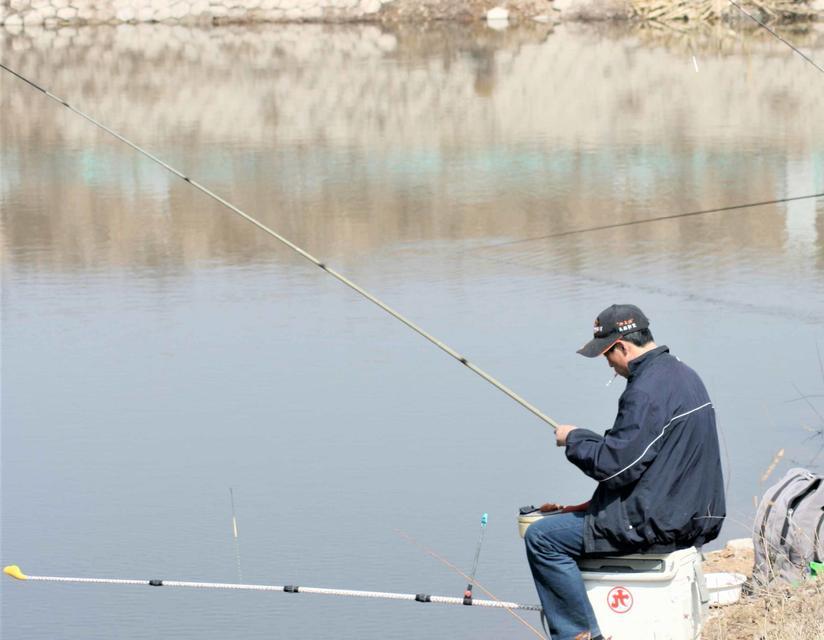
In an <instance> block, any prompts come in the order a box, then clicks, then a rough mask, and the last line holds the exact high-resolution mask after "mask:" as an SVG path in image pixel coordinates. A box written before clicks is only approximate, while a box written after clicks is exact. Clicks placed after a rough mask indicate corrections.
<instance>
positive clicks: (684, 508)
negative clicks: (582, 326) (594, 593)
mask: <svg viewBox="0 0 824 640" xmlns="http://www.w3.org/2000/svg"><path fill="white" fill-rule="evenodd" d="M578 353H580V354H581V355H583V356H586V357H588V358H595V357H597V356H600V355H603V356H604V357H605V358H606V360H607V362H608V363H609V366H610V367H611V368H612V369H613V370H614V371H615V375H618V376H622V377H624V378H626V380H627V386H626V389H625V390H624V392H623V394H622V395H621V398H620V400H619V402H618V415H617V416H616V418H615V422H614V424H613V425H612V428H610V429H608V430H607V431H606V432H605V433H604V435H599V434H597V433H595V432H594V431H590V430H588V429H582V428H579V427H576V426H574V425H559V427H558V428H557V430H556V432H555V438H556V443H557V445H558V446H559V447H566V457H567V459H568V460H569V461H570V462H572V463H573V464H574V465H575V466H577V467H578V468H579V469H581V471H583V472H584V473H585V474H586V475H588V476H589V477H590V478H593V479H594V480H597V481H598V487H597V488H596V490H595V493H594V494H593V496H592V498H591V499H590V501H589V502H587V503H584V504H582V505H577V506H574V507H561V506H560V505H555V504H546V505H544V506H543V507H542V510H543V511H548V512H549V511H554V512H558V513H557V514H556V515H552V516H550V517H546V518H542V519H540V520H538V521H536V522H535V523H534V524H532V525H531V526H530V527H529V529H527V532H526V538H525V542H526V553H527V559H528V560H529V567H530V569H531V570H532V576H533V578H534V579H535V586H536V588H537V590H538V595H539V597H540V599H541V604H542V606H543V609H544V614H545V615H546V618H547V623H548V627H549V632H550V634H551V636H552V639H553V640H588V639H589V638H592V639H593V640H600V639H601V638H603V636H602V635H601V630H600V629H599V627H598V621H597V620H596V619H595V613H594V612H593V610H592V606H591V605H590V603H589V600H588V598H587V592H586V588H585V587H584V581H583V578H582V577H581V572H580V570H579V569H578V566H577V564H576V559H577V558H580V557H582V556H586V555H624V554H630V553H643V552H648V553H668V552H671V551H675V550H677V549H684V548H688V547H691V546H697V547H700V546H701V545H703V544H704V543H705V542H709V541H710V540H713V539H715V538H716V537H717V536H718V534H719V532H720V530H721V524H722V523H723V520H724V516H725V515H726V513H725V505H724V483H723V478H722V473H721V460H720V455H719V447H718V435H717V433H716V427H715V411H714V409H713V407H712V403H711V401H710V398H709V395H708V394H707V391H706V389H705V388H704V385H703V383H702V382H701V379H700V378H699V377H698V375H697V374H696V373H695V372H694V371H693V370H692V369H690V368H689V367H688V366H687V365H685V364H684V363H682V362H681V361H680V360H678V359H677V358H675V357H674V356H672V355H670V353H669V349H668V348H667V347H666V346H661V347H659V346H657V345H656V344H655V342H654V341H653V337H652V333H651V332H650V330H649V320H648V319H647V317H646V316H645V315H644V314H643V312H642V311H641V310H640V309H639V308H638V307H636V306H634V305H629V304H621V305H612V306H610V307H609V308H607V309H605V310H604V311H602V312H601V313H600V314H599V316H598V318H597V319H596V320H595V331H594V337H593V338H592V340H590V341H589V342H588V343H587V344H585V345H584V346H583V347H581V349H579V350H578Z"/></svg>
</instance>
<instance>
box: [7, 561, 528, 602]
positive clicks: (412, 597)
mask: <svg viewBox="0 0 824 640" xmlns="http://www.w3.org/2000/svg"><path fill="white" fill-rule="evenodd" d="M3 573H5V574H6V575H8V576H11V577H12V578H16V579H17V580H25V581H31V582H63V583H75V584H113V585H123V586H150V587H181V588H188V589H226V590H233V591H277V592H282V593H314V594H317V595H322V596H346V597H350V598H379V599H382V600H409V601H412V602H434V603H436V604H459V605H461V606H464V605H465V604H467V603H465V602H464V598H463V597H460V598H455V597H450V596H433V595H429V594H426V593H391V592H387V591H356V590H353V589H325V588H322V587H299V586H294V585H284V586H279V585H268V584H238V583H234V582H185V581H181V580H128V579H118V578H73V577H67V576H28V575H26V574H24V573H23V572H22V571H21V570H20V567H18V566H17V565H9V566H8V567H6V568H4V569H3ZM468 606H473V607H491V608H495V609H525V610H527V611H541V605H538V604H521V603H518V602H503V601H501V600H476V599H474V598H473V599H472V600H471V601H470V602H469V603H468Z"/></svg>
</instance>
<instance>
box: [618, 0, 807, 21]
mask: <svg viewBox="0 0 824 640" xmlns="http://www.w3.org/2000/svg"><path fill="white" fill-rule="evenodd" d="M739 4H741V6H742V7H743V8H744V9H745V10H747V11H748V12H750V13H752V14H753V15H754V16H756V17H757V18H759V19H760V20H762V21H763V22H796V21H801V20H812V19H814V18H815V16H816V12H815V10H814V9H813V8H812V6H811V3H810V2H809V0H743V1H742V2H740V3H739ZM631 5H632V14H633V17H634V18H636V19H638V20H640V21H642V22H659V23H664V24H669V23H673V22H684V23H698V24H701V23H713V22H720V21H731V20H737V19H740V18H741V17H742V14H741V12H740V11H739V10H738V9H736V8H735V7H734V6H733V5H732V4H730V3H729V2H727V0H631Z"/></svg>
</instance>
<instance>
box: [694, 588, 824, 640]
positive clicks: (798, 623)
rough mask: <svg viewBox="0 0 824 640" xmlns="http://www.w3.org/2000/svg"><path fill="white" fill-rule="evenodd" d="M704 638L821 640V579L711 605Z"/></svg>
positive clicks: (823, 628)
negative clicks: (715, 607)
mask: <svg viewBox="0 0 824 640" xmlns="http://www.w3.org/2000/svg"><path fill="white" fill-rule="evenodd" d="M701 637H702V638H703V640H802V639H803V640H822V639H824V583H822V581H821V580H812V581H810V582H808V583H805V584H804V585H802V586H799V587H796V588H794V589H782V588H779V587H775V588H772V587H771V588H769V589H766V590H764V591H763V592H761V593H757V594H754V595H752V596H745V597H744V598H742V600H741V601H740V602H738V603H736V604H732V605H727V606H725V607H718V608H717V609H713V610H712V611H711V614H710V619H709V620H708V621H707V623H706V625H705V626H704V632H703V633H702V634H701Z"/></svg>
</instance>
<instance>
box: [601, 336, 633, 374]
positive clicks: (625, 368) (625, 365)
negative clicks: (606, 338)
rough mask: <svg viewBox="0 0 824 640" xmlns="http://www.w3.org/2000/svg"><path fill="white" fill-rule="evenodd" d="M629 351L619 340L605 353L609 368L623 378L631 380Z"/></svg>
mask: <svg viewBox="0 0 824 640" xmlns="http://www.w3.org/2000/svg"><path fill="white" fill-rule="evenodd" d="M628 354H629V350H628V349H627V347H626V345H625V344H624V342H623V341H622V340H619V341H618V342H616V343H615V344H614V345H612V346H611V347H610V348H609V349H607V350H606V351H605V352H604V357H605V358H606V359H607V362H608V363H609V366H610V367H612V369H613V370H614V371H615V373H617V374H618V375H619V376H621V377H623V378H629V357H628Z"/></svg>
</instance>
